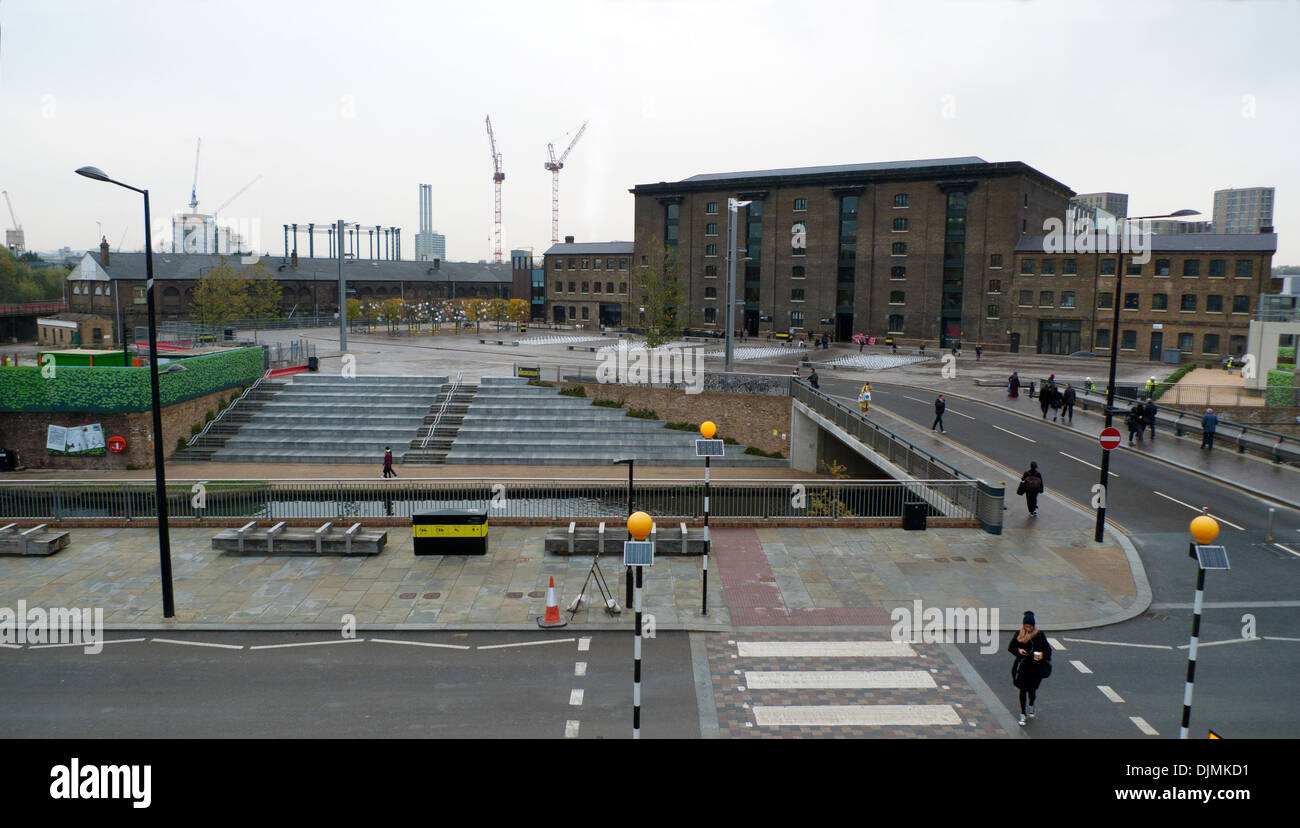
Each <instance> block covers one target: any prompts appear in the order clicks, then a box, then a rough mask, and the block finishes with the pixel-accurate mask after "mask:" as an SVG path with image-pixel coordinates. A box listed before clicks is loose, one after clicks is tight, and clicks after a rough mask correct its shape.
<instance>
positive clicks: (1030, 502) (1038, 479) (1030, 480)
mask: <svg viewBox="0 0 1300 828" xmlns="http://www.w3.org/2000/svg"><path fill="white" fill-rule="evenodd" d="M1042 493H1043V476H1042V475H1041V474H1039V472H1038V464H1037V463H1032V462H1031V463H1030V464H1029V470H1028V471H1026V472H1025V473H1024V474H1022V475H1021V476H1020V488H1018V489H1016V494H1022V495H1024V496H1025V506H1026V508H1028V509H1029V516H1030V517H1037V516H1038V496H1039V495H1040V494H1042Z"/></svg>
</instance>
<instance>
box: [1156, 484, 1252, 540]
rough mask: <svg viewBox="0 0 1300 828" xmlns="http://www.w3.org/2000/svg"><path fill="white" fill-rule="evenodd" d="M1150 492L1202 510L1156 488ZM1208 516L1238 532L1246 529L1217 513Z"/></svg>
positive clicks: (1190, 507) (1180, 504) (1194, 510)
mask: <svg viewBox="0 0 1300 828" xmlns="http://www.w3.org/2000/svg"><path fill="white" fill-rule="evenodd" d="M1151 493H1152V494H1157V495H1160V496H1161V497H1163V498H1164V499H1165V500H1172V501H1173V502H1174V503H1177V504H1178V505H1179V506H1186V507H1187V508H1188V509H1191V510H1192V511H1193V512H1200V511H1202V509H1201V507H1199V506H1193V505H1192V504H1190V503H1187V502H1186V501H1182V500H1179V499H1178V498H1176V497H1170V496H1169V495H1167V494H1165V493H1164V492H1157V491H1156V490H1154V489H1152V490H1151ZM1210 517H1212V518H1214V519H1215V520H1217V521H1219V522H1220V523H1226V524H1228V525H1229V526H1231V527H1232V528H1233V529H1236V530H1237V531H1239V532H1244V531H1246V527H1244V526H1238V525H1237V524H1235V523H1233V522H1232V521H1230V520H1228V519H1227V518H1223V517H1219V516H1218V515H1210Z"/></svg>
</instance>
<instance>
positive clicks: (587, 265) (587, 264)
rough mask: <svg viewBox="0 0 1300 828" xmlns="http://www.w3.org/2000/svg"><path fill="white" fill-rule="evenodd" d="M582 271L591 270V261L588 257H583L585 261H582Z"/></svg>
mask: <svg viewBox="0 0 1300 828" xmlns="http://www.w3.org/2000/svg"><path fill="white" fill-rule="evenodd" d="M582 269H583V270H590V269H591V259H588V258H586V257H583V260H582Z"/></svg>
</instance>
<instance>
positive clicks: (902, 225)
mask: <svg viewBox="0 0 1300 828" xmlns="http://www.w3.org/2000/svg"><path fill="white" fill-rule="evenodd" d="M894 232H895V233H906V232H907V219H905V218H896V219H894Z"/></svg>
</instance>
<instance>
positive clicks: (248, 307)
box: [243, 262, 284, 336]
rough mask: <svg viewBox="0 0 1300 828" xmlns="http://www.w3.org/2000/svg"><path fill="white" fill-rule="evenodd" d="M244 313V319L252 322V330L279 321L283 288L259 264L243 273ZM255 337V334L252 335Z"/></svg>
mask: <svg viewBox="0 0 1300 828" xmlns="http://www.w3.org/2000/svg"><path fill="white" fill-rule="evenodd" d="M245 273H247V274H248V275H247V277H246V278H245V280H244V301H243V305H244V313H243V316H244V318H245V319H250V320H252V322H253V330H254V332H256V331H257V328H258V326H259V325H261V324H264V323H266V322H269V321H270V320H272V319H279V318H280V314H281V312H282V310H281V302H283V301H284V286H283V285H281V284H280V283H279V282H277V281H276V280H275V279H272V278H271V274H269V273H267V272H266V268H265V267H264V266H263V265H262V263H261V262H258V263H257V264H255V265H253V266H252V267H251V268H249V269H248V270H246V271H245ZM254 336H256V333H254Z"/></svg>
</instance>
